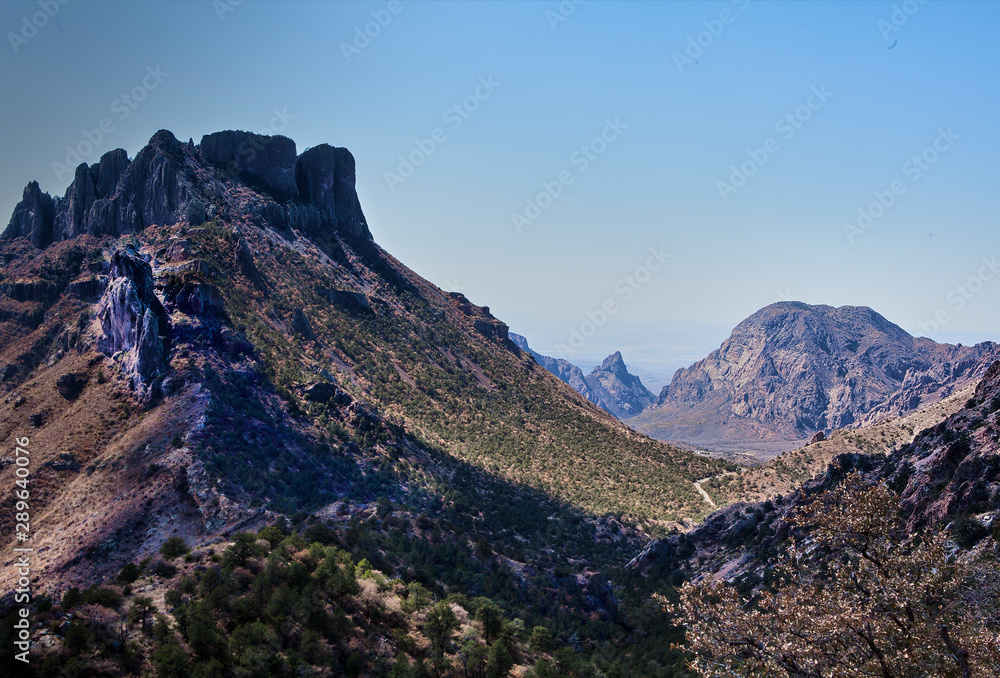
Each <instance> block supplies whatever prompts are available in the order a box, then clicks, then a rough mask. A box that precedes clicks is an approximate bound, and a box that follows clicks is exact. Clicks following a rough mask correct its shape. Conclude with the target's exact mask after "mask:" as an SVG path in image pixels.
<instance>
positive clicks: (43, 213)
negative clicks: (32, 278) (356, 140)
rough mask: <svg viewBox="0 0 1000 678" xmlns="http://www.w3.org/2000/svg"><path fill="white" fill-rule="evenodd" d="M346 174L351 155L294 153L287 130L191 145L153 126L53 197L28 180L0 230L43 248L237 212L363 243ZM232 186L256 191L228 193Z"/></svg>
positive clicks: (342, 151) (85, 168)
mask: <svg viewBox="0 0 1000 678" xmlns="http://www.w3.org/2000/svg"><path fill="white" fill-rule="evenodd" d="M355 180H356V174H355V165H354V156H352V155H351V153H350V151H348V150H347V149H346V148H336V147H333V146H329V145H327V144H322V145H320V146H317V147H315V148H312V149H309V150H308V151H306V152H305V153H303V154H301V155H296V151H295V142H294V141H292V140H291V139H289V138H287V137H283V136H265V135H260V134H254V133H251V132H243V131H234V130H230V131H224V132H216V133H214V134H208V135H205V136H204V137H203V138H202V143H201V145H200V146H194V145H193V144H192V143H189V144H184V143H182V142H180V141H179V140H178V139H177V137H175V136H174V135H173V134H172V133H171V132H170V131H168V130H160V131H159V132H157V133H156V134H154V135H153V136H152V137H151V138H150V140H149V143H148V144H147V145H146V146H145V147H144V148H143V149H142V150H140V151H139V153H137V154H136V156H135V158H134V159H133V160H132V161H131V162H130V161H129V159H128V154H127V153H126V152H125V151H124V150H123V149H116V150H113V151H110V152H108V153H105V154H104V155H103V156H102V157H101V159H100V161H98V162H96V163H94V164H93V165H87V164H86V163H82V164H80V165H79V166H78V167H77V168H76V171H75V173H74V176H73V181H72V183H71V184H70V185H69V187H67V189H66V191H65V194H64V195H63V196H62V197H56V198H52V197H51V196H49V195H48V194H47V193H43V192H42V191H41V189H40V188H39V186H38V183H37V182H31V183H29V184H28V186H27V187H26V188H25V190H24V195H23V197H22V200H21V202H20V203H19V204H18V205H17V207H16V208H15V209H14V213H13V215H12V217H11V220H10V222H9V224H8V226H7V229H6V230H5V231H4V233H3V236H2V237H4V238H15V237H26V238H28V239H30V241H31V242H32V244H33V245H35V247H37V248H45V247H47V246H49V245H50V244H52V243H53V242H61V241H65V240H70V239H72V238H75V237H77V236H79V235H84V234H89V235H112V236H117V235H122V234H125V233H138V232H140V231H142V230H143V229H145V228H146V227H148V226H153V225H161V226H162V225H172V224H175V223H181V222H186V223H188V224H189V225H194V226H197V225H199V224H200V223H202V222H203V221H205V220H207V219H212V218H215V217H216V216H220V215H223V214H225V215H228V216H230V217H232V216H237V215H240V214H243V216H244V217H246V218H247V219H250V220H252V221H254V222H256V223H259V224H261V225H266V226H270V227H272V228H275V229H279V230H281V229H286V228H294V229H298V230H300V231H301V232H303V233H306V234H309V233H312V234H320V233H323V232H327V231H335V232H338V233H340V234H342V235H344V236H348V237H353V238H363V239H367V240H370V239H371V233H370V231H369V230H368V224H367V221H366V220H365V217H364V213H363V212H362V210H361V204H360V202H359V200H358V196H357V192H356V191H355ZM237 185H243V186H246V187H248V188H250V189H251V191H252V193H253V194H256V197H252V198H248V196H247V194H246V193H240V192H239V191H236V190H234V189H235V187H236V186H237Z"/></svg>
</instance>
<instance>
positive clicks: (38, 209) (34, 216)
mask: <svg viewBox="0 0 1000 678" xmlns="http://www.w3.org/2000/svg"><path fill="white" fill-rule="evenodd" d="M54 219H55V203H54V201H53V200H52V196H50V195H49V194H48V193H42V189H40V188H39V187H38V182H37V181H32V182H30V183H29V184H28V185H27V186H25V188H24V194H23V195H22V197H21V202H19V203H18V204H17V207H15V208H14V214H13V215H12V216H11V218H10V224H9V225H8V227H7V230H6V231H5V232H4V235H5V236H7V237H12V238H18V237H25V238H29V239H30V240H31V244H32V245H34V246H35V247H37V248H39V249H41V248H43V247H45V246H46V245H48V244H49V243H50V242H52V224H53V221H54Z"/></svg>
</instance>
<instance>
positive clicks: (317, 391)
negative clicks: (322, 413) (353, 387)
mask: <svg viewBox="0 0 1000 678" xmlns="http://www.w3.org/2000/svg"><path fill="white" fill-rule="evenodd" d="M305 397H306V400H309V401H311V402H314V403H333V404H335V405H346V404H348V403H349V402H351V396H350V395H348V394H347V392H345V391H344V390H343V389H342V388H340V386H338V385H337V384H335V383H333V382H331V381H321V382H319V383H316V384H311V385H310V386H307V387H306V389H305Z"/></svg>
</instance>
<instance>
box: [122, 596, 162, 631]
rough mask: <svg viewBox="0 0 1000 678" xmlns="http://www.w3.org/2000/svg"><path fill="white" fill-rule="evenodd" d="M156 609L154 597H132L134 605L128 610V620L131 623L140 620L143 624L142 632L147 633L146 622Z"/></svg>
mask: <svg viewBox="0 0 1000 678" xmlns="http://www.w3.org/2000/svg"><path fill="white" fill-rule="evenodd" d="M155 611H156V606H155V605H153V599H152V598H150V597H149V596H136V597H135V598H134V599H132V606H131V607H130V608H129V611H128V620H129V622H131V623H133V624H134V623H135V622H137V621H138V622H140V623H141V626H142V632H143V633H146V630H147V629H146V626H147V624H146V622H147V620H148V619H149V615H150V613H151V612H155Z"/></svg>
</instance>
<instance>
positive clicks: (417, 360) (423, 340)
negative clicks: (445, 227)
mask: <svg viewBox="0 0 1000 678" xmlns="http://www.w3.org/2000/svg"><path fill="white" fill-rule="evenodd" d="M220 134H221V135H222V136H221V137H220V136H219V135H211V136H210V137H206V138H205V139H203V140H202V144H201V145H200V146H196V145H194V144H193V143H191V142H189V143H187V144H184V143H181V142H179V141H177V140H176V139H175V138H174V137H173V135H171V134H170V133H169V132H166V131H161V132H158V133H157V134H156V135H154V137H153V138H152V139H151V140H150V144H149V145H148V146H147V147H146V148H144V149H143V150H142V151H140V153H139V154H137V156H136V158H135V159H134V160H132V161H131V162H128V160H127V158H125V159H124V162H123V161H122V157H121V154H120V153H118V152H114V153H112V154H108V155H106V156H105V157H104V158H102V160H101V162H100V163H99V164H97V165H95V166H93V167H89V168H88V167H86V166H81V167H80V168H79V169H78V170H77V174H76V179H75V180H74V183H73V185H71V186H70V188H69V189H68V191H67V197H64V198H60V199H46V198H45V197H44V196H41V197H39V194H38V192H37V186H36V185H29V188H28V189H27V190H26V192H25V202H23V203H22V205H20V206H19V207H18V210H17V211H15V215H14V217H13V218H12V221H11V224H10V226H9V227H8V229H7V231H6V232H5V234H4V239H3V240H2V242H0V247H2V256H3V261H4V262H5V265H4V268H3V270H2V276H3V277H2V280H0V291H2V292H3V296H2V298H0V321H2V322H0V341H2V343H0V374H2V377H3V381H2V382H0V383H2V388H3V390H4V392H5V394H6V396H5V399H4V401H3V402H2V403H0V421H2V426H3V433H4V435H5V439H7V440H10V439H11V438H12V437H20V436H29V437H30V438H31V444H32V450H33V452H32V454H33V456H32V463H33V464H34V466H33V473H34V475H33V483H34V484H35V486H36V487H35V492H34V493H33V495H32V496H33V499H34V501H35V504H34V505H33V511H35V513H34V516H35V517H34V520H33V524H34V525H35V529H36V530H37V532H36V535H37V536H36V537H35V539H36V542H35V545H36V546H37V547H38V551H39V555H38V557H37V562H36V567H37V568H38V571H39V572H41V573H44V574H47V575H50V576H43V577H42V579H43V581H45V582H46V583H45V584H42V586H50V587H58V586H62V585H65V584H68V583H71V582H79V583H81V584H83V583H85V582H87V581H93V578H94V577H97V576H99V575H100V573H101V572H105V573H106V572H109V571H113V570H116V569H118V568H120V567H121V566H122V565H123V564H124V563H126V562H128V561H129V560H131V559H133V558H137V557H141V556H143V555H149V554H151V553H153V552H155V549H156V548H158V544H159V543H161V542H162V540H163V539H164V538H166V536H169V535H170V534H174V533H176V534H184V535H187V536H188V537H190V538H191V539H192V540H195V541H198V540H204V539H210V538H212V536H213V535H218V534H220V533H223V532H226V531H231V530H233V529H238V528H240V527H241V526H244V525H255V524H261V523H262V522H266V521H269V520H274V519H275V518H276V516H277V515H279V514H291V513H294V512H296V511H298V510H301V509H305V510H308V511H321V510H329V511H333V512H334V513H336V511H340V510H343V511H344V512H345V513H344V515H347V516H352V515H364V514H365V513H364V512H365V511H367V510H368V509H370V508H372V507H374V506H375V503H376V501H377V500H379V499H380V498H381V499H382V500H385V501H387V502H389V505H397V506H399V507H402V508H403V509H405V511H406V512H407V514H408V515H412V516H416V515H418V514H420V513H429V514H430V515H431V516H434V517H436V516H438V515H441V514H442V512H446V511H454V512H455V515H459V516H465V517H464V518H461V520H460V523H461V524H462V525H464V527H462V530H464V531H468V532H469V534H475V535H478V536H477V538H478V537H479V536H481V537H483V538H484V539H487V540H488V541H492V543H493V544H495V545H496V548H502V549H505V553H506V554H507V555H508V556H510V557H513V558H517V559H519V560H522V561H523V560H526V561H529V562H532V563H534V564H535V565H537V566H539V567H553V566H554V564H553V562H554V561H553V560H552V558H553V555H552V552H551V551H550V550H549V548H548V545H547V543H546V541H545V539H544V538H543V535H545V534H547V533H548V531H550V530H553V529H556V527H555V525H556V523H554V522H552V521H551V520H549V518H550V517H551V516H553V515H557V514H560V512H562V511H566V512H568V513H567V514H566V515H572V516H575V518H574V520H575V521H581V520H585V521H588V522H587V524H589V525H591V528H588V529H583V528H581V527H579V526H578V527H577V528H575V530H576V532H577V534H576V535H575V536H569V535H568V534H567V535H565V536H563V537H560V539H559V541H560V549H561V550H562V553H563V555H562V556H559V555H557V556H556V559H557V560H558V559H560V558H570V557H572V558H578V559H579V560H578V562H579V563H581V567H582V566H583V565H582V563H586V562H593V561H592V558H593V557H594V556H593V549H594V543H595V542H594V539H593V534H594V532H593V530H598V529H603V528H602V527H600V526H601V525H605V524H608V521H611V522H614V523H615V524H618V523H617V522H616V517H621V518H623V519H625V520H627V521H629V522H631V523H633V524H636V525H640V526H641V525H648V526H649V527H650V528H651V529H662V527H657V525H660V523H661V522H662V521H677V520H681V519H684V518H697V517H699V516H701V515H704V512H705V505H704V503H703V501H702V500H701V498H700V497H699V496H698V494H697V493H696V491H695V490H694V488H693V487H692V484H691V480H692V479H693V478H697V477H699V476H703V475H708V474H711V473H714V472H717V471H719V470H720V469H721V468H723V465H721V464H720V463H719V462H717V461H715V460H711V459H707V458H705V457H699V456H696V455H692V454H689V453H687V452H683V451H681V450H678V449H675V448H671V447H669V446H666V445H664V444H662V443H660V442H658V441H654V440H652V439H649V438H646V437H645V436H642V435H640V434H636V433H635V432H634V431H632V430H630V429H629V428H627V427H626V426H624V425H622V424H621V423H619V422H617V421H616V420H614V419H613V418H611V417H610V416H608V415H606V414H605V413H604V412H603V411H601V410H600V409H598V408H597V407H595V406H594V405H592V404H591V403H589V402H587V401H586V400H585V399H584V398H583V397H581V396H579V395H578V394H576V393H575V392H573V391H572V390H570V389H567V388H565V386H563V385H562V384H560V383H559V382H558V380H556V379H555V378H554V377H552V376H551V375H550V374H549V373H548V372H547V371H545V370H543V369H542V368H540V367H538V366H537V365H536V364H535V363H534V362H533V361H532V360H530V358H528V356H527V355H525V354H524V353H523V352H521V351H520V350H519V349H517V347H516V346H514V345H513V344H512V343H511V342H510V341H509V340H508V339H507V330H506V326H505V325H503V323H501V322H500V321H498V320H497V319H495V318H493V317H492V316H491V315H490V314H489V312H488V309H485V308H484V307H479V306H475V305H473V304H471V303H469V302H468V300H466V299H464V298H462V297H460V296H451V295H448V294H446V293H444V292H442V291H441V290H439V289H438V288H436V287H434V286H433V285H431V284H430V283H428V282H427V281H425V280H423V279H422V278H420V277H419V276H417V275H416V274H415V273H413V272H412V271H410V270H409V269H407V268H406V267H405V266H403V265H402V264H401V263H399V262H398V261H397V260H395V259H394V258H393V257H392V256H391V255H389V254H388V253H386V252H385V251H383V250H382V249H381V248H379V247H378V245H376V244H375V243H374V242H373V241H372V239H371V235H370V231H369V230H368V226H367V223H366V221H365V219H364V216H363V214H362V212H361V209H360V205H359V204H358V202H357V196H356V193H354V169H353V168H354V163H353V158H352V157H351V156H350V154H349V152H347V151H346V149H338V148H333V147H330V146H326V145H323V146H319V147H316V148H313V149H310V150H308V151H306V152H304V153H302V154H300V155H296V154H295V148H294V143H293V142H291V140H287V139H283V138H280V137H272V138H267V137H263V138H256V137H255V135H250V136H248V135H247V134H246V133H237V132H230V133H220ZM210 139H212V141H209V140H210ZM251 142H252V143H251ZM241 149H242V150H241ZM106 162H107V163H108V168H106V167H105V163H106ZM95 177H96V179H95ZM115 177H117V183H114V181H113V180H114V178H115ZM290 177H294V178H295V192H293V191H292V190H291V187H292V185H291V183H290ZM50 202H51V205H52V209H51V210H49V209H47V208H46V209H44V210H42V211H41V212H39V211H38V210H37V209H36V208H35V205H37V204H42V205H49V204H50ZM39 245H42V247H41V248H39ZM13 474H14V468H13V467H12V466H10V465H5V467H4V468H3V470H2V471H0V480H2V481H3V482H4V486H5V487H7V488H12V487H13V482H12V480H13ZM9 492H10V490H5V491H4V493H5V494H4V498H3V501H8V500H10V496H9ZM511 502H516V503H518V504H519V505H520V506H521V508H522V510H521V511H518V512H510V511H503V510H501V507H503V506H505V505H509V504H510V503H511ZM341 507H342V508H341ZM335 509H336V510H335ZM338 515H339V514H338ZM10 520H11V518H10V516H9V515H8V514H4V516H3V517H2V520H0V523H2V524H0V529H9V528H11V524H10ZM456 520H458V519H457V518H456ZM602 521H603V522H602ZM654 521H656V522H654ZM559 524H560V525H561V524H562V523H559ZM574 524H575V525H579V522H577V523H572V522H568V523H566V527H565V529H567V530H568V529H569V526H570V525H574ZM448 529H449V530H456V529H458V528H457V527H456V526H455V524H451V527H449V528H448ZM558 529H559V531H560V533H561V531H562V529H563V528H562V527H560V528H558ZM628 529H629V530H632V529H633V528H628ZM628 534H629V535H631V536H625V537H624V538H625V539H626V540H629V539H634V538H635V537H636V536H637V535H638V534H640V533H639V532H629V533H628ZM613 541H614V540H612V542H613ZM456 543H457V542H456ZM9 548H10V545H6V546H4V548H3V553H2V554H0V555H2V556H3V557H4V558H9V556H10V552H9ZM588 554H589V555H588ZM56 572H58V573H59V574H58V576H56V575H55V574H54V573H56ZM0 576H2V577H4V579H3V582H4V583H5V584H6V583H9V582H8V579H7V578H8V577H10V576H12V573H11V572H10V571H9V570H8V571H5V572H4V573H3V574H2V575H0Z"/></svg>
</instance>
